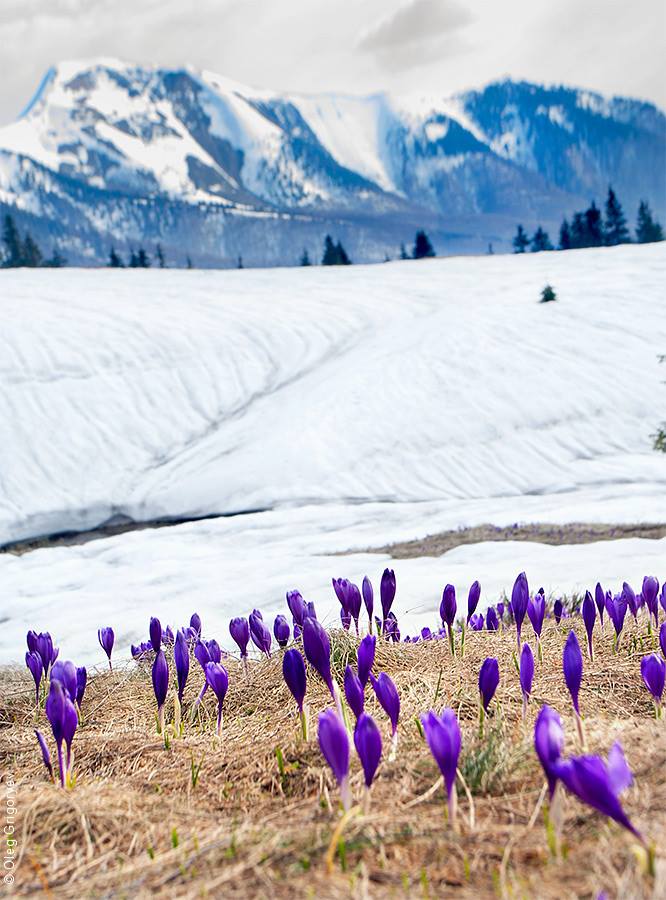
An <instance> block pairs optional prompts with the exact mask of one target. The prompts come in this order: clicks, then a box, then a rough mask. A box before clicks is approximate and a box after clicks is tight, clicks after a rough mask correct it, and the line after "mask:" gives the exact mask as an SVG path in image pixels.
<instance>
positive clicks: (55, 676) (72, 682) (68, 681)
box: [51, 659, 77, 701]
mask: <svg viewBox="0 0 666 900" xmlns="http://www.w3.org/2000/svg"><path fill="white" fill-rule="evenodd" d="M54 680H55V681H59V682H60V684H61V685H62V686H63V687H64V689H65V691H66V693H67V696H68V697H69V699H70V700H72V701H74V700H76V690H77V680H76V666H75V665H74V663H73V662H70V661H69V660H66V661H63V660H61V659H60V660H58V661H57V662H56V663H54V664H53V666H52V668H51V681H54Z"/></svg>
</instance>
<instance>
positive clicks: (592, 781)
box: [554, 742, 643, 841]
mask: <svg viewBox="0 0 666 900" xmlns="http://www.w3.org/2000/svg"><path fill="white" fill-rule="evenodd" d="M554 770H555V774H556V775H557V777H558V778H559V779H560V780H561V781H562V783H563V784H564V785H565V787H566V788H567V790H568V791H570V793H572V794H574V795H575V796H576V797H578V799H579V800H581V801H582V802H583V803H585V804H587V805H588V806H591V807H592V808H593V809H596V810H597V811H598V812H600V813H602V815H604V816H608V818H610V819H613V820H614V821H615V822H617V823H618V824H619V825H622V827H623V828H626V829H627V830H628V831H630V832H631V833H632V834H634V835H635V836H636V837H637V838H638V839H639V840H640V841H642V840H643V838H642V836H641V834H640V833H639V832H638V831H637V830H636V828H634V826H633V825H632V824H631V821H630V820H629V818H628V816H627V814H626V813H625V812H624V810H623V809H622V804H621V803H620V794H621V793H622V791H624V790H625V789H626V788H627V787H629V785H630V784H631V782H632V780H633V779H632V775H631V771H630V769H629V766H628V765H627V761H626V759H625V758H624V753H623V752H622V747H621V745H620V744H619V743H617V742H616V743H615V744H613V746H612V747H611V749H610V751H609V753H608V762H604V760H603V759H601V757H599V756H573V757H571V758H570V759H568V760H561V761H560V762H558V763H555V765H554Z"/></svg>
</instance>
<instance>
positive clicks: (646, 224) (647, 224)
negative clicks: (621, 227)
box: [636, 200, 664, 244]
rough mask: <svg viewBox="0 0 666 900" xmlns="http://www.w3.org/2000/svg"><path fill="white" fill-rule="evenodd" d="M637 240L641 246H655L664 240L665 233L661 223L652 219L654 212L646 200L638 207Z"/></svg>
mask: <svg viewBox="0 0 666 900" xmlns="http://www.w3.org/2000/svg"><path fill="white" fill-rule="evenodd" d="M636 240H637V241H638V243H639V244H653V243H656V242H657V241H663V240H664V231H663V229H662V227H661V225H660V224H659V222H658V221H657V220H656V219H653V218H652V212H651V211H650V207H649V206H648V204H647V203H646V202H645V200H641V202H640V206H639V207H638V222H637V224H636Z"/></svg>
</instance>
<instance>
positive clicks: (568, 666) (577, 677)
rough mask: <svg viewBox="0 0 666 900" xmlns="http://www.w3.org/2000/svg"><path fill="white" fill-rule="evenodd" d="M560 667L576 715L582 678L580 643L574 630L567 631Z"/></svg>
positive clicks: (577, 713)
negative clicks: (567, 635)
mask: <svg viewBox="0 0 666 900" xmlns="http://www.w3.org/2000/svg"><path fill="white" fill-rule="evenodd" d="M562 669H563V671H564V680H565V682H566V685H567V688H568V690H569V693H570V694H571V702H572V703H573V708H574V710H575V711H576V715H578V716H579V715H580V709H579V708H578V693H579V691H580V684H581V681H582V678H583V654H582V653H581V652H580V644H579V643H578V638H577V637H576V632H575V631H570V632H569V637H568V638H567V640H566V643H565V645H564V652H563V654H562Z"/></svg>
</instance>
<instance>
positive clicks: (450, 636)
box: [447, 625, 456, 656]
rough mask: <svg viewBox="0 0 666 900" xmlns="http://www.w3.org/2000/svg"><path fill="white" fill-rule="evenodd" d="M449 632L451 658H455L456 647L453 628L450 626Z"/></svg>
mask: <svg viewBox="0 0 666 900" xmlns="http://www.w3.org/2000/svg"><path fill="white" fill-rule="evenodd" d="M447 631H448V633H449V647H450V648H451V656H455V655H456V650H455V646H454V644H453V626H452V625H449V626H448V628H447Z"/></svg>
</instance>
